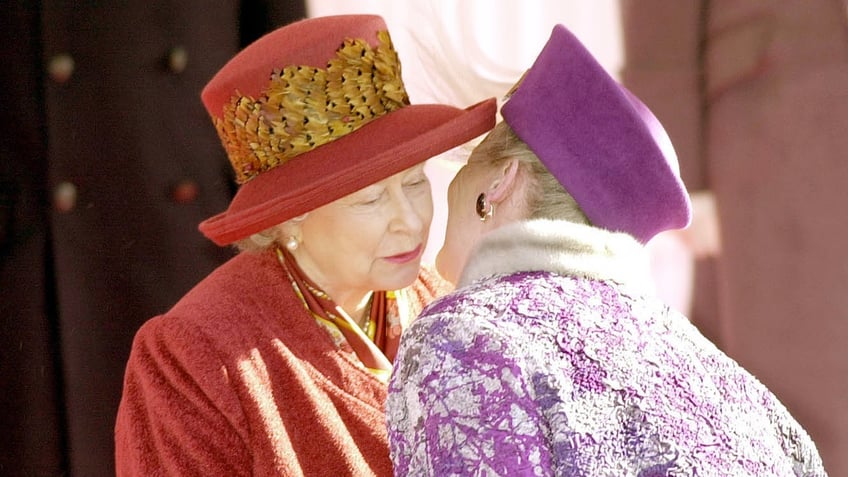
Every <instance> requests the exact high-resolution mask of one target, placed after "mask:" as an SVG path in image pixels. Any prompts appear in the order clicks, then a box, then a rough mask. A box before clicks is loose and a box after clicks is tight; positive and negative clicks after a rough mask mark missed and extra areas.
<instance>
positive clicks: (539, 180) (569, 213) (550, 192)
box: [474, 121, 591, 225]
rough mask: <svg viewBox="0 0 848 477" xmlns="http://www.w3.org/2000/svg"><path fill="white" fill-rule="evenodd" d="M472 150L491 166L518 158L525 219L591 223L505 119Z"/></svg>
mask: <svg viewBox="0 0 848 477" xmlns="http://www.w3.org/2000/svg"><path fill="white" fill-rule="evenodd" d="M474 153H475V155H477V157H479V158H481V159H480V160H482V161H488V162H489V163H491V165H492V166H497V165H498V164H501V163H503V162H504V161H506V160H508V159H510V158H515V159H517V160H518V162H519V171H520V175H521V176H522V178H523V179H522V180H525V181H526V186H527V188H526V190H527V193H526V195H525V197H524V202H525V205H526V207H527V211H528V217H527V218H528V219H554V220H566V221H568V222H574V223H579V224H587V225H591V222H590V221H589V219H588V218H587V217H586V214H585V213H584V212H583V210H582V209H581V208H580V206H579V205H578V204H577V201H576V200H574V198H573V197H571V194H569V193H568V191H566V190H565V188H564V187H563V186H562V184H560V183H559V181H558V180H557V178H556V177H554V176H553V174H551V173H550V172H549V171H548V169H547V168H546V167H545V165H544V164H542V161H540V160H539V158H538V157H537V156H536V154H535V153H533V151H532V150H530V148H529V147H528V146H527V144H525V143H524V141H522V140H521V139H520V138H519V137H518V136H516V134H515V132H514V131H513V130H512V128H510V127H509V125H508V124H507V123H506V122H505V121H501V122H500V123H498V124H497V125H496V126H495V128H494V129H492V131H491V132H490V133H489V134H488V135H487V136H486V138H485V139H484V140H483V141H482V142H481V143H480V144H479V145H478V146H477V147H476V148H475V150H474Z"/></svg>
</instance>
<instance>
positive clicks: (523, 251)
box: [458, 220, 654, 294]
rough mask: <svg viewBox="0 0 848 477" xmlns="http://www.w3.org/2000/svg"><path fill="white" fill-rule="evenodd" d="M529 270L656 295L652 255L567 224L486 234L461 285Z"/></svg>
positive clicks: (536, 223)
mask: <svg viewBox="0 0 848 477" xmlns="http://www.w3.org/2000/svg"><path fill="white" fill-rule="evenodd" d="M530 271H548V272H554V273H558V274H562V275H569V276H577V277H585V278H592V279H596V280H612V281H614V282H616V283H618V284H619V285H621V286H623V287H626V288H628V289H630V290H632V291H634V292H639V293H651V294H652V293H654V284H653V279H652V277H651V274H650V268H649V265H648V256H647V252H646V251H645V248H644V247H643V246H642V244H640V243H639V242H638V241H637V240H636V239H634V238H633V237H631V236H630V235H627V234H624V233H613V232H609V231H607V230H603V229H599V228H596V227H591V226H588V225H582V224H575V223H571V222H566V221H562V220H531V221H523V222H517V223H514V224H509V225H506V226H503V227H500V228H498V229H496V230H494V231H492V232H490V233H488V234H486V235H485V236H484V237H483V238H482V239H481V240H480V243H478V244H477V246H476V247H475V249H474V251H472V253H471V256H470V257H469V259H468V263H466V265H465V268H464V269H463V272H462V276H461V277H460V280H459V284H458V286H463V285H467V284H469V283H471V282H473V281H475V280H478V279H480V278H484V277H487V276H491V275H497V274H511V273H516V272H530Z"/></svg>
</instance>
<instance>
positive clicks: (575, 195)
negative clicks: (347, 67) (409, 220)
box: [387, 25, 825, 476]
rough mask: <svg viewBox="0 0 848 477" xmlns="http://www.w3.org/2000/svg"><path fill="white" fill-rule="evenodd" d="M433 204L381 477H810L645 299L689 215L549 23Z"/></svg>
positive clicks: (742, 388)
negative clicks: (388, 465) (433, 257)
mask: <svg viewBox="0 0 848 477" xmlns="http://www.w3.org/2000/svg"><path fill="white" fill-rule="evenodd" d="M502 113H503V117H504V121H503V122H502V123H500V124H499V125H498V126H496V127H495V129H494V130H493V131H492V132H491V133H490V134H489V135H488V136H487V138H486V139H485V140H484V141H483V142H482V143H481V144H480V145H479V146H478V147H477V148H476V149H475V150H474V152H473V153H472V155H471V157H470V159H469V161H468V164H467V165H465V166H464V167H463V168H462V170H460V172H459V173H458V174H457V176H456V178H455V179H454V180H453V182H452V183H451V186H450V188H449V193H448V200H449V206H450V213H449V218H448V225H447V233H446V238H445V244H444V247H443V248H442V250H441V251H440V252H439V256H438V258H437V266H438V268H439V270H440V271H441V273H442V274H443V275H444V276H445V277H446V278H448V279H450V280H452V281H454V282H456V283H457V285H458V288H457V290H456V292H455V293H453V294H451V295H449V296H447V297H445V298H443V299H441V300H439V301H437V302H435V303H433V304H431V305H430V306H429V307H428V308H427V309H426V310H425V311H424V313H423V314H422V315H421V316H420V318H419V319H418V320H417V321H416V322H415V324H414V325H413V326H412V327H411V328H410V329H409V330H408V331H407V332H406V334H404V336H403V338H402V340H401V346H400V350H399V353H398V358H397V361H396V362H395V369H394V374H393V376H392V380H391V382H390V388H389V397H388V401H387V415H388V425H389V440H390V446H391V454H392V459H393V462H394V465H395V473H396V475H404V476H405V475H438V476H445V475H509V476H524V475H586V476H599V475H603V476H612V475H614V476H666V475H668V476H672V475H674V476H678V475H692V476H694V475H699V476H707V475H709V476H792V475H796V476H801V475H804V476H821V475H825V471H824V469H823V467H822V462H821V458H820V457H819V454H818V452H817V450H816V447H815V445H814V443H813V442H812V441H811V439H810V438H809V436H808V435H807V433H806V432H805V430H804V429H803V428H801V426H800V425H799V424H798V423H797V422H796V421H795V419H793V417H792V416H791V415H790V414H789V412H788V411H787V410H786V408H785V407H784V406H783V405H782V404H781V403H780V402H779V400H778V399H777V398H776V397H775V396H774V395H773V394H772V393H771V392H770V391H769V390H768V389H766V388H765V387H764V386H763V385H762V384H761V383H760V382H759V381H758V380H757V379H756V378H755V377H754V376H752V375H751V374H750V373H748V372H747V371H745V370H744V369H742V368H741V367H740V366H739V365H738V364H737V363H736V362H734V361H733V360H732V359H731V358H729V357H728V356H727V355H725V354H724V353H722V352H721V351H720V350H718V349H717V348H716V347H715V346H714V345H713V344H712V343H710V342H709V341H708V340H707V339H706V338H704V337H703V336H702V335H701V334H700V333H699V332H698V331H697V330H696V329H695V328H694V327H693V326H692V325H691V324H690V323H689V322H688V320H687V319H686V318H685V317H684V316H682V315H680V314H678V313H676V312H674V311H673V310H671V309H669V307H667V306H666V305H664V304H663V303H661V302H660V301H659V300H658V299H657V298H656V297H655V296H654V295H653V294H652V290H651V279H650V275H649V272H648V269H647V260H646V256H645V251H644V247H643V245H644V244H645V243H646V242H647V241H648V240H650V239H651V238H652V237H653V236H654V235H656V234H657V233H659V232H661V231H664V230H669V229H676V228H680V227H685V226H686V225H687V224H688V222H689V219H690V215H691V212H690V203H689V198H688V195H687V193H686V190H685V188H684V185H683V183H682V182H681V180H680V177H679V174H678V170H677V159H676V156H675V154H674V150H673V149H672V147H671V144H670V142H669V140H668V137H667V136H666V134H665V131H664V130H663V128H662V126H661V125H660V124H659V123H658V122H657V120H656V118H655V117H654V116H653V115H652V114H651V113H650V111H649V110H648V109H647V108H646V107H645V106H644V105H643V104H642V103H641V102H640V101H639V100H638V99H637V98H635V97H634V96H632V95H631V94H630V93H629V92H628V91H627V90H625V89H624V88H623V87H621V86H619V85H618V84H617V83H616V82H615V81H614V80H613V79H612V78H611V77H610V76H609V75H608V74H607V73H606V72H605V71H604V70H603V68H602V67H601V66H600V65H599V64H598V63H597V62H596V61H595V59H594V58H593V57H592V56H591V54H590V53H589V52H588V51H587V50H586V49H585V48H584V47H583V45H581V43H580V42H579V41H578V40H577V39H576V38H575V37H574V36H573V35H572V34H571V33H570V32H569V31H567V30H566V29H565V28H564V27H562V26H561V25H559V26H556V27H555V28H554V30H553V33H552V35H551V38H550V39H549V41H548V43H547V44H546V46H545V47H544V49H543V50H542V52H541V54H540V56H539V57H538V59H537V60H536V62H535V64H534V65H533V67H532V68H531V69H530V70H529V71H528V72H527V74H526V75H525V76H524V78H523V79H522V81H521V82H520V83H519V84H518V86H517V87H516V88H515V89H514V91H513V92H512V94H511V96H510V98H509V100H508V101H507V102H506V104H505V105H504V106H503V109H502Z"/></svg>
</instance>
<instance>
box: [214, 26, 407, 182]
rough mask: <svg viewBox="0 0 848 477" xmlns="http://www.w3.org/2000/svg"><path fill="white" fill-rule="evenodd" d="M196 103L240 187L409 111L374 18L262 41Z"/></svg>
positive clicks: (296, 29) (393, 56) (393, 57)
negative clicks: (205, 114) (209, 118)
mask: <svg viewBox="0 0 848 477" xmlns="http://www.w3.org/2000/svg"><path fill="white" fill-rule="evenodd" d="M328 31H330V32H337V34H336V35H332V34H330V35H328V34H327V32H328ZM331 45H332V46H331ZM201 96H202V99H203V102H204V104H205V105H206V107H207V110H208V111H209V113H210V115H212V118H213V122H214V123H215V127H216V129H217V131H218V134H219V136H220V138H221V141H222V143H223V145H224V148H225V149H226V151H227V155H228V157H229V159H230V162H231V164H232V166H233V169H234V171H235V174H236V180H237V182H239V183H244V182H247V181H248V180H250V179H253V178H254V177H256V176H258V175H259V174H261V173H262V172H265V171H267V170H270V169H272V168H274V167H276V166H278V165H280V164H282V163H285V162H286V161H288V160H290V159H292V158H294V157H296V156H298V155H300V154H302V153H305V152H309V151H311V150H313V149H315V148H317V147H320V146H321V145H323V144H327V143H328V142H331V141H333V140H335V139H337V138H339V137H342V136H344V135H346V134H349V133H351V132H353V131H356V130H357V129H359V128H360V127H362V126H363V125H365V124H366V123H368V122H369V121H371V120H372V119H375V118H377V117H380V116H383V115H385V114H387V113H388V112H391V111H394V110H397V109H399V108H402V107H404V106H406V105H408V104H409V98H408V95H407V93H406V91H405V89H404V86H403V81H402V79H401V67H400V61H399V59H398V55H397V53H396V52H395V50H394V47H393V46H392V42H391V38H390V37H389V33H388V31H387V30H386V26H385V23H384V22H383V20H382V19H381V18H380V17H377V16H338V17H323V18H318V19H310V20H304V21H301V22H297V23H295V24H292V25H290V26H288V27H286V28H283V29H280V30H277V31H275V32H272V33H270V34H268V35H265V36H264V37H262V38H260V39H259V40H257V41H256V42H254V43H253V44H251V45H250V46H249V47H247V48H246V49H245V50H243V51H242V52H240V53H239V54H238V55H236V56H235V57H234V58H233V59H232V60H231V61H230V62H229V63H228V64H227V65H226V66H225V67H224V68H223V69H222V70H221V72H219V73H218V75H216V76H215V77H214V78H213V79H212V80H211V81H210V83H209V84H208V85H207V87H206V88H205V89H204V91H203V93H202V95H201Z"/></svg>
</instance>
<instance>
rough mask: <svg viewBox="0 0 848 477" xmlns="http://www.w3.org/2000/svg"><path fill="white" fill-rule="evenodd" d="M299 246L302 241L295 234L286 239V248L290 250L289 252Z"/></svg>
mask: <svg viewBox="0 0 848 477" xmlns="http://www.w3.org/2000/svg"><path fill="white" fill-rule="evenodd" d="M299 246H300V242H299V241H298V240H297V237H295V236H294V235H291V236H289V238H288V240H286V250H288V251H289V252H294V251H295V250H297V247H299Z"/></svg>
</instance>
